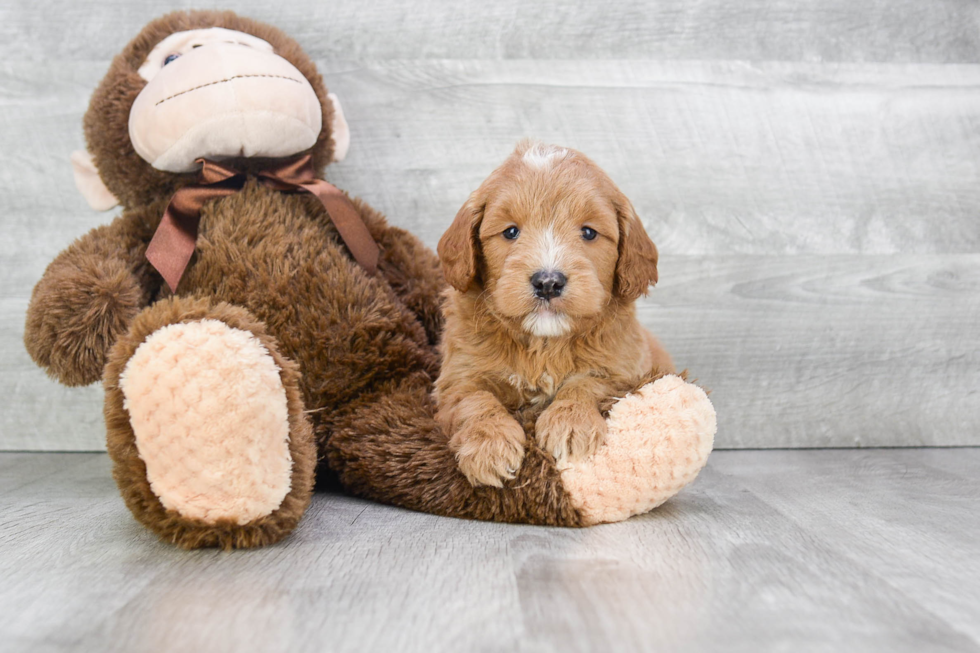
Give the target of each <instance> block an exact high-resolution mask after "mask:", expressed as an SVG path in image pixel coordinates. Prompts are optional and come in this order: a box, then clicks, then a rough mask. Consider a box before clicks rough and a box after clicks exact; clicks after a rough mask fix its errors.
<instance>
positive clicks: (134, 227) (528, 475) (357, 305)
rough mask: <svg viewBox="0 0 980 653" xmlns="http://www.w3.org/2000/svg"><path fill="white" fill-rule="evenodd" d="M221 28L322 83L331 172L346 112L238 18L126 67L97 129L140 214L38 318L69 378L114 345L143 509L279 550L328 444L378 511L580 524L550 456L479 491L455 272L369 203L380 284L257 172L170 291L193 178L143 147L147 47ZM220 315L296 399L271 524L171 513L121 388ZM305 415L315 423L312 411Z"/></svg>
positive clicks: (206, 15)
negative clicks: (455, 382)
mask: <svg viewBox="0 0 980 653" xmlns="http://www.w3.org/2000/svg"><path fill="white" fill-rule="evenodd" d="M215 25H217V26H223V27H228V28H231V29H237V30H241V31H245V32H248V33H251V34H254V35H256V36H259V37H260V38H263V39H265V40H267V41H269V42H270V43H272V44H273V45H274V46H275V49H276V52H277V53H278V54H280V55H282V56H284V57H286V58H287V59H288V60H289V61H290V62H291V63H292V64H293V65H294V66H296V67H297V68H298V69H299V70H301V71H303V72H304V74H306V76H307V78H308V79H309V80H310V83H311V84H312V85H313V87H314V88H315V89H316V92H317V95H318V97H319V98H320V101H321V105H322V108H323V112H324V123H323V124H324V127H323V132H322V133H321V134H320V140H319V141H318V143H317V144H316V146H315V147H314V148H313V150H312V151H313V154H314V158H315V162H316V165H317V168H318V169H321V168H322V166H323V165H325V164H326V162H327V161H328V160H329V157H330V153H331V149H332V145H331V141H330V132H329V123H330V117H331V115H332V114H331V104H330V103H329V102H328V101H327V99H326V89H325V88H324V86H323V82H322V80H321V79H320V77H319V75H318V74H317V73H316V70H315V67H314V65H313V63H312V62H311V61H310V60H309V59H308V58H307V57H306V55H305V54H303V52H302V51H301V50H300V48H299V46H298V45H297V44H296V43H295V42H293V41H292V40H291V39H289V38H287V37H285V36H284V35H283V34H282V33H281V32H279V31H278V30H275V29H274V28H271V27H269V26H266V25H262V24H260V23H256V22H254V21H250V20H247V19H243V18H238V17H237V16H235V15H234V14H230V13H227V12H226V13H217V12H186V13H185V12H179V13H174V14H170V15H168V16H165V17H163V18H161V19H158V20H156V21H153V22H152V23H150V24H149V25H147V27H146V28H145V29H144V30H143V32H142V33H141V34H140V35H138V36H137V37H136V38H135V39H134V40H133V41H132V42H131V43H130V44H129V45H128V46H126V48H125V49H124V51H123V53H122V54H120V55H119V56H118V57H116V59H115V60H114V61H113V63H112V66H111V68H110V70H109V73H108V74H107V76H106V78H105V80H104V81H103V82H102V84H101V85H100V86H99V88H98V90H97V91H96V93H95V95H94V96H93V98H92V103H91V106H90V108H89V111H88V113H87V114H86V119H85V130H86V137H87V139H88V142H89V147H90V148H91V151H92V152H93V154H94V156H95V162H96V165H97V167H98V170H99V173H100V175H101V177H102V178H103V180H104V181H105V183H106V185H107V186H108V188H109V189H110V190H111V191H112V192H113V193H114V194H115V195H116V196H117V197H118V198H119V199H120V200H121V202H122V205H123V207H124V211H123V213H122V215H121V216H120V217H119V218H117V219H116V220H115V221H113V222H112V224H110V225H108V226H106V227H101V228H99V229H95V230H93V231H92V232H90V233H89V234H87V235H86V236H84V237H83V238H81V239H79V240H78V241H76V243H74V244H73V245H72V246H71V247H69V248H68V249H67V250H65V251H64V252H63V253H62V254H60V255H59V256H58V257H57V258H56V259H55V260H54V261H53V262H52V263H51V265H50V266H49V267H48V269H47V271H46V272H45V275H44V277H43V278H42V279H41V281H40V282H39V283H38V285H37V287H36V288H35V291H34V295H33V298H32V301H31V305H30V307H29V309H28V318H27V327H26V331H25V343H26V345H27V348H28V351H29V352H30V353H31V355H32V357H33V358H34V360H35V361H36V362H37V363H38V364H39V365H41V366H43V367H45V368H46V369H47V370H48V372H49V374H51V375H52V376H54V377H56V378H58V379H59V380H61V381H62V382H64V383H68V384H82V383H89V382H92V381H94V380H97V379H98V378H99V377H100V376H102V375H103V369H102V368H103V365H105V363H106V361H107V353H108V352H109V348H110V347H111V346H112V345H113V344H114V343H115V347H114V348H113V349H112V353H111V354H108V366H107V367H106V369H105V371H104V379H105V384H106V408H105V414H106V424H107V429H108V442H109V451H110V454H111V455H112V457H113V460H114V463H115V471H114V475H115V477H116V480H117V482H118V484H119V487H120V490H121V492H122V493H123V496H124V497H125V499H126V503H127V505H128V506H129V508H130V509H131V510H132V511H133V513H134V515H135V516H136V517H137V519H139V520H140V521H141V522H142V523H144V524H145V525H147V526H148V527H149V528H151V529H153V530H154V531H156V532H157V533H158V534H160V536H161V537H163V538H165V539H166V540H168V541H171V542H174V543H176V544H178V545H180V546H184V547H188V548H193V547H199V546H223V547H240V546H257V545H261V544H268V543H271V542H274V541H276V540H277V539H279V538H280V537H282V536H284V535H285V534H286V533H288V532H289V531H290V530H291V529H292V527H293V526H294V525H295V523H296V521H297V520H298V519H299V517H300V516H301V514H302V512H303V510H304V509H305V506H306V504H307V501H308V497H309V491H310V486H311V483H312V477H311V475H310V471H309V468H310V466H311V464H312V454H311V453H310V451H312V449H313V444H314V441H315V445H316V449H317V451H318V453H319V455H320V457H321V458H324V457H325V458H326V459H327V460H328V461H329V463H330V466H331V467H332V468H333V470H335V471H336V472H337V473H338V474H339V477H340V480H341V482H342V483H343V484H344V486H345V487H347V488H348V489H349V490H350V491H352V492H355V493H357V494H360V495H363V496H367V497H371V498H373V499H376V500H378V501H383V502H386V503H394V504H397V505H402V506H406V507H409V508H413V509H417V510H424V511H428V512H434V513H437V514H443V515H456V516H461V517H473V518H480V519H496V520H501V521H525V522H534V523H547V524H563V525H579V524H580V519H579V516H578V515H577V513H576V512H575V510H574V509H573V508H572V507H571V505H570V503H569V501H568V499H567V497H566V496H565V494H564V491H563V490H562V487H561V482H560V478H559V475H558V472H557V470H556V468H555V466H554V462H553V461H552V460H551V459H550V458H549V457H548V456H547V455H544V454H541V453H540V452H538V453H534V452H532V453H531V454H529V455H528V456H527V458H526V460H525V468H524V470H523V471H522V472H521V474H520V475H519V476H518V479H517V480H516V481H515V483H514V484H513V485H512V486H511V487H512V488H513V489H511V490H510V491H506V492H505V491H497V490H486V489H474V488H472V486H470V484H469V483H467V482H466V480H465V479H464V478H463V476H462V475H461V474H460V473H459V472H458V471H457V469H456V466H455V463H454V461H453V457H452V453H451V452H450V451H449V449H448V438H447V437H446V436H445V435H444V434H443V433H442V432H441V431H440V430H439V429H438V427H437V426H436V425H435V422H434V420H433V408H432V405H431V402H430V401H429V400H428V396H429V393H430V391H431V386H432V380H433V379H434V378H435V375H436V374H437V371H438V363H439V360H438V353H437V351H436V349H435V347H434V344H435V343H436V342H437V341H438V339H439V335H440V332H441V329H442V317H441V314H440V310H439V296H440V294H441V292H442V290H443V288H444V285H445V284H444V281H443V278H442V275H441V272H440V270H439V262H438V260H437V259H436V257H435V256H434V255H433V254H432V252H430V251H429V250H428V249H426V248H425V246H424V245H423V244H422V243H421V242H420V241H419V240H418V239H416V238H415V237H414V236H412V235H411V234H408V233H407V232H405V231H403V230H401V229H398V228H396V227H392V226H390V225H388V224H387V223H386V221H385V220H384V218H383V217H382V216H381V215H380V214H379V213H377V212H376V211H374V210H373V209H371V208H370V207H369V206H367V205H365V204H363V203H362V202H360V201H358V200H354V204H355V206H356V208H357V210H358V211H359V212H360V214H361V216H362V217H363V219H364V221H365V223H366V224H367V225H368V228H369V229H370V231H371V233H372V235H373V237H374V238H375V240H376V241H377V242H378V244H379V245H380V248H381V260H380V262H379V273H378V274H377V275H369V274H368V273H367V272H365V271H364V270H363V269H362V268H361V267H360V266H358V265H357V264H356V263H355V262H354V261H353V260H352V258H351V256H350V254H349V252H348V251H347V249H346V247H345V246H344V245H343V243H342V241H341V240H340V239H339V237H338V235H337V233H336V230H335V228H334V226H333V224H332V223H331V221H330V219H329V217H328V216H327V214H326V213H325V211H324V210H323V207H322V206H321V205H320V203H319V202H318V201H317V200H316V199H315V198H313V197H311V196H309V195H298V194H284V193H280V192H276V191H273V190H270V189H268V188H266V187H264V186H261V185H259V184H257V183H256V182H255V180H254V179H252V180H250V181H249V182H248V183H247V184H246V185H245V188H244V189H243V190H242V191H241V192H239V193H237V194H234V195H231V196H229V197H226V198H221V199H218V200H213V201H211V202H209V203H207V204H206V205H205V206H204V208H203V210H202V213H201V225H200V231H199V237H198V241H197V248H196V252H195V256H194V258H193V259H192V261H191V264H190V266H189V267H188V269H187V272H186V273H185V275H184V277H183V279H182V280H181V282H180V285H179V288H178V296H177V297H171V296H170V292H169V290H168V289H167V288H166V286H165V285H164V284H163V283H162V279H161V278H160V276H159V274H158V273H157V272H156V271H155V270H154V269H153V268H152V267H150V266H149V265H148V264H147V263H146V260H145V257H144V254H145V250H146V246H147V243H148V242H149V240H150V238H151V237H152V235H153V233H154V231H155V229H156V227H157V225H158V224H159V221H160V218H161V216H162V214H163V211H164V208H165V206H166V203H167V201H168V200H169V198H170V195H171V194H172V192H173V190H174V189H175V188H177V187H178V186H180V185H181V184H186V183H189V182H190V181H192V180H193V178H194V176H193V175H174V174H167V173H163V172H159V171H157V170H154V169H152V168H150V167H149V166H148V165H147V164H146V163H145V162H143V161H142V159H140V158H139V157H138V156H136V155H135V153H134V151H133V148H132V145H131V144H130V142H129V138H128V131H127V119H128V113H129V107H130V105H131V103H132V101H133V99H134V98H135V97H136V95H137V94H138V92H139V90H140V88H141V87H142V85H143V84H144V82H143V80H142V78H140V77H139V76H138V75H137V74H136V69H137V67H138V66H139V65H140V64H141V63H142V58H143V57H144V56H145V55H146V53H148V52H149V51H150V50H151V49H152V47H153V46H154V45H155V44H156V43H157V42H159V41H160V40H161V39H162V38H164V37H166V36H167V35H169V34H170V33H172V32H174V31H179V30H186V29H191V28H198V27H207V26H215ZM232 163H233V165H237V166H239V167H242V168H246V169H254V166H257V165H260V163H257V162H255V161H235V162H232ZM203 318H215V319H220V320H223V321H225V322H226V323H228V324H229V325H230V326H234V327H238V328H242V329H247V330H249V331H251V332H252V333H254V334H256V335H257V336H258V337H259V338H260V340H261V342H262V343H263V344H264V345H265V346H266V348H268V349H269V351H270V353H271V354H272V356H273V358H274V359H275V361H276V362H277V363H278V364H279V366H280V369H281V370H282V380H283V384H284V386H285V387H286V389H287V396H288V403H289V414H290V420H291V421H290V424H291V428H292V431H291V442H290V451H291V453H292V455H293V457H294V464H295V466H296V467H295V469H294V475H293V482H294V484H293V488H292V491H291V492H290V494H289V496H288V497H287V500H286V501H285V502H284V503H283V504H282V506H281V507H280V508H279V509H278V510H277V511H275V512H274V513H273V514H272V515H270V516H269V517H267V518H263V519H260V520H257V521H256V522H253V523H250V524H246V525H244V526H236V525H234V524H220V525H217V526H209V525H206V524H203V523H198V522H195V521H193V520H188V519H183V518H181V517H180V516H179V515H176V514H174V513H170V512H167V511H165V510H164V509H163V508H162V506H161V505H160V503H159V501H158V500H157V499H156V497H155V496H154V495H153V493H152V491H151V490H150V488H149V484H148V482H147V480H146V470H145V466H144V465H143V462H142V461H141V460H140V458H139V455H138V452H137V451H136V448H135V443H134V435H133V432H132V428H131V426H130V424H129V419H128V416H127V413H126V410H125V408H124V406H123V397H122V393H121V391H120V390H119V388H118V383H117V381H118V377H119V374H120V372H121V370H122V369H124V367H125V364H126V361H127V360H128V359H129V357H130V356H131V355H132V353H133V352H134V351H135V349H136V348H137V347H138V346H139V344H140V343H141V342H142V341H143V340H144V339H145V338H146V336H147V335H148V334H149V333H151V332H152V331H153V330H154V329H157V328H160V327H162V326H164V325H166V324H170V323H174V322H182V321H188V320H195V319H203ZM116 341H118V342H116ZM304 411H305V414H306V415H307V416H308V420H309V425H310V426H311V427H312V428H309V427H308V426H307V425H306V424H307V422H306V420H304V419H301V417H300V415H301V414H302V413H303V412H304Z"/></svg>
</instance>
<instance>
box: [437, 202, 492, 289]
mask: <svg viewBox="0 0 980 653" xmlns="http://www.w3.org/2000/svg"><path fill="white" fill-rule="evenodd" d="M478 192H479V191H475V192H473V193H472V194H471V195H470V196H469V198H468V199H467V200H466V203H465V204H463V207H462V208H461V209H460V210H459V212H458V213H457V214H456V218H455V219H454V220H453V223H452V224H451V225H449V229H447V230H446V233H444V234H443V235H442V238H440V239H439V247H438V248H437V251H438V252H439V260H440V261H442V273H443V275H444V276H445V277H446V281H448V282H449V285H451V286H452V287H453V288H455V289H456V290H458V291H460V292H466V291H467V290H469V289H470V286H471V285H473V281H474V280H476V272H477V269H476V257H477V252H478V250H479V248H480V243H479V229H480V223H481V222H482V221H483V211H484V209H485V208H486V203H485V202H484V201H483V200H482V199H481V198H480V197H478V196H477V193H478Z"/></svg>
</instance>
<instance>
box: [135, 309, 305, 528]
mask: <svg viewBox="0 0 980 653" xmlns="http://www.w3.org/2000/svg"><path fill="white" fill-rule="evenodd" d="M119 386H120V388H121V390H122V392H123V395H124V397H125V400H124V404H123V405H124V407H125V408H126V410H127V411H128V413H129V419H130V422H131V423H132V426H133V432H134V433H135V435H136V448H137V450H138V451H139V455H140V458H142V459H143V462H144V463H145V464H146V474H147V479H148V480H149V482H150V487H151V488H152V490H153V492H154V494H156V496H157V497H158V498H159V499H160V502H161V503H162V504H163V506H164V508H167V509H168V510H175V511H177V512H178V513H180V514H181V515H182V516H184V517H186V518H190V519H199V520H201V521H203V522H205V523H208V524H214V523H216V522H217V521H218V520H231V521H233V522H235V523H237V524H246V523H248V522H250V521H253V520H255V519H258V518H260V517H264V516H266V515H269V514H270V513H272V512H273V511H274V510H275V509H276V508H278V507H279V505H280V504H281V503H282V501H283V499H284V498H285V497H286V495H287V494H288V493H289V489H290V474H291V471H292V458H291V456H290V454H289V421H288V414H287V407H286V392H285V390H284V388H283V385H282V380H281V379H280V377H279V368H278V367H277V366H276V364H275V361H273V359H272V356H271V355H270V354H269V352H268V350H266V349H265V347H263V346H262V344H261V343H260V342H259V341H258V339H256V338H255V336H253V335H252V334H251V333H249V332H248V331H242V330H239V329H233V328H231V327H229V326H228V325H226V324H224V323H223V322H220V321H218V320H201V321H199V322H187V323H181V324H171V325H169V326H165V327H163V328H161V329H158V330H157V331H154V332H153V333H152V334H151V335H150V336H149V337H148V338H147V339H146V340H145V341H144V342H143V344H141V345H140V346H139V348H138V349H137V350H136V352H135V353H134V354H133V357H132V358H131V359H130V360H129V362H128V363H127V364H126V369H125V370H124V371H123V373H122V375H121V376H120V380H119Z"/></svg>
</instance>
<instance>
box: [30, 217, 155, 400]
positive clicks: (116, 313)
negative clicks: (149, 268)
mask: <svg viewBox="0 0 980 653" xmlns="http://www.w3.org/2000/svg"><path fill="white" fill-rule="evenodd" d="M102 235H104V234H102V233H100V230H99V229H96V230H94V231H93V232H91V233H89V234H88V235H87V236H85V237H83V238H81V239H79V240H78V241H76V242H75V243H74V244H73V245H71V246H70V247H69V248H68V249H66V250H65V251H63V252H62V253H61V254H59V255H58V257H57V258H55V260H54V261H52V262H51V265H49V266H48V269H47V270H46V271H45V273H44V276H43V277H42V278H41V280H40V281H39V282H38V284H37V285H36V286H35V287H34V292H33V294H32V295H31V303H30V306H28V308H27V324H26V326H25V328H24V344H25V345H26V346H27V351H28V353H29V354H30V355H31V358H33V359H34V362H36V363H37V364H38V365H40V366H41V367H43V368H45V370H46V371H47V373H48V374H49V375H50V376H52V377H54V378H56V379H58V380H59V381H61V382H62V383H64V384H65V385H69V386H78V385H87V384H89V383H94V382H95V381H98V380H99V379H100V378H102V369H103V367H104V366H105V360H106V354H107V353H108V351H109V348H110V347H111V346H112V344H113V343H114V342H115V341H116V338H117V337H118V336H119V335H120V334H122V333H123V332H124V331H125V330H126V329H127V328H128V327H129V324H130V323H131V322H132V321H133V319H134V318H135V317H136V315H137V314H138V313H139V312H140V310H142V309H143V307H144V306H146V305H147V303H148V294H149V293H148V292H147V291H146V290H145V289H144V288H143V287H141V285H140V283H139V280H138V279H137V277H136V275H135V274H134V272H133V271H132V270H131V269H130V267H129V266H128V265H127V264H126V263H125V259H124V258H122V257H107V256H105V254H104V252H103V251H100V250H105V249H106V243H105V242H99V237H100V236H102Z"/></svg>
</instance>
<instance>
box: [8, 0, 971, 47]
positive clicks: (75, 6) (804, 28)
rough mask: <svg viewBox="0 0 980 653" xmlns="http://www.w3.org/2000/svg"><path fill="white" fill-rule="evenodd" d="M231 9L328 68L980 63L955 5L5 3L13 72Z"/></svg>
mask: <svg viewBox="0 0 980 653" xmlns="http://www.w3.org/2000/svg"><path fill="white" fill-rule="evenodd" d="M232 6H233V7H234V10H235V11H237V12H238V13H241V14H244V15H248V16H252V17H254V18H257V19H260V20H264V21H268V22H271V23H274V24H276V25H278V26H279V27H281V28H282V29H284V30H285V31H287V32H288V33H290V34H293V35H295V36H297V37H298V38H299V39H300V41H301V42H302V43H303V44H304V45H305V46H306V47H307V48H308V49H309V51H310V52H311V53H312V54H313V55H314V56H315V57H324V58H332V59H344V58H346V59H399V58H419V57H430V58H451V59H470V58H493V59H571V58H575V59H577V58H583V57H585V58H619V59H663V60H671V59H742V60H784V61H892V62H919V63H952V62H963V63H980V55H978V53H980V32H978V30H977V29H976V27H977V24H978V22H980V7H978V6H977V5H976V4H974V3H970V2H959V1H957V0H933V1H931V2H928V3H921V2H916V1H915V0H894V1H892V2H876V1H874V0H744V1H742V2H739V3H738V4H732V3H730V2H727V1H726V0H660V1H658V2H647V1H645V0H609V1H607V2H601V3H592V2H562V1H561V0H543V1H541V2H523V1H522V0H500V1H499V2H478V1H476V0H467V1H464V2H448V1H445V0H435V1H431V0H430V1H425V2H412V3H406V2H398V1H397V0H375V1H372V2H362V1H360V0H335V1H333V2H310V1H300V2H290V3H270V2H266V1H264V0H238V1H237V2H235V3H231V4H229V3H227V2H221V1H217V0H173V1H170V2H166V3H160V2H147V1H145V0H142V1H137V2H133V1H120V0H101V1H99V2H90V3H84V4H79V3H76V2H72V1H71V0H39V1H35V2H29V1H28V0H8V1H7V2H5V3H4V5H3V6H2V8H0V42H2V43H4V44H5V47H6V48H7V49H8V51H9V53H10V54H11V55H13V56H14V57H15V58H17V59H42V58H45V57H55V58H59V59H64V60H78V59H101V60H106V59H108V58H110V57H111V56H112V55H114V54H115V53H116V52H117V51H118V50H119V49H120V48H121V47H122V45H123V43H124V42H125V41H126V39H127V38H129V35H131V34H135V33H136V32H137V31H139V29H140V28H141V27H142V26H143V25H144V24H145V23H146V22H147V21H149V20H150V19H152V18H155V17H156V16H158V15H160V14H162V13H164V12H166V11H170V10H172V9H187V8H201V9H206V8H220V9H227V8H229V7H232Z"/></svg>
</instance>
